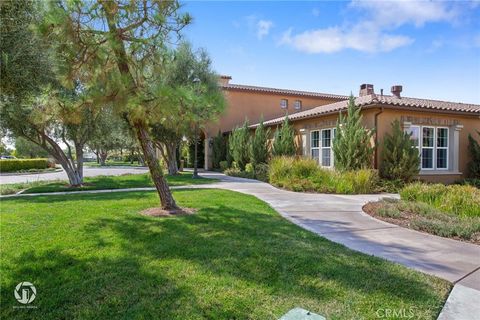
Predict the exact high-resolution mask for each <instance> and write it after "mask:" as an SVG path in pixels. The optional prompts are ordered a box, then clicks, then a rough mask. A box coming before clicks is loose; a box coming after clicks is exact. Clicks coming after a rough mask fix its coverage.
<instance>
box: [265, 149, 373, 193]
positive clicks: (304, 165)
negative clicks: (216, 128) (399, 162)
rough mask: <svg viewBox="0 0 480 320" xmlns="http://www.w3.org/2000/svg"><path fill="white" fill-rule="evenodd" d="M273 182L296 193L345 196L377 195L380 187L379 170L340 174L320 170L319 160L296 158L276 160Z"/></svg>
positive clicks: (270, 178)
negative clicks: (339, 194)
mask: <svg viewBox="0 0 480 320" xmlns="http://www.w3.org/2000/svg"><path fill="white" fill-rule="evenodd" d="M269 180H270V183H272V184H273V185H275V186H278V187H281V188H286V189H289V190H293V191H307V192H322V193H341V194H361V193H373V192H375V191H376V190H377V189H378V184H379V178H378V173H377V171H375V170H368V169H363V170H356V171H345V172H338V171H334V170H328V169H322V168H320V167H319V166H318V165H317V163H316V162H315V160H312V159H304V158H294V157H275V158H273V159H272V161H271V162H270V171H269Z"/></svg>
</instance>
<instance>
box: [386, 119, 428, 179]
mask: <svg viewBox="0 0 480 320" xmlns="http://www.w3.org/2000/svg"><path fill="white" fill-rule="evenodd" d="M419 166H420V157H419V154H418V150H417V148H415V147H414V144H413V141H412V140H411V135H410V134H408V133H407V132H404V131H403V130H402V128H401V127H400V122H399V121H398V120H395V121H394V122H393V123H392V134H389V133H386V134H385V138H384V139H383V149H382V163H381V166H380V175H381V176H382V178H386V179H393V180H403V181H406V182H408V181H410V180H411V179H412V178H413V177H414V176H416V175H417V174H418V172H419V170H420V167H419Z"/></svg>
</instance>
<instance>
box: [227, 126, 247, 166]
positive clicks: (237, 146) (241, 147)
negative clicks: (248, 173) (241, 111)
mask: <svg viewBox="0 0 480 320" xmlns="http://www.w3.org/2000/svg"><path fill="white" fill-rule="evenodd" d="M228 142H229V147H230V152H231V155H232V158H233V161H235V162H236V163H237V165H238V166H239V168H240V169H241V170H245V165H246V164H247V163H248V160H249V159H250V155H249V151H250V148H249V142H250V132H249V128H248V121H247V120H245V122H244V123H243V126H242V127H241V128H236V129H235V130H233V132H232V133H231V134H230V139H229V141H228Z"/></svg>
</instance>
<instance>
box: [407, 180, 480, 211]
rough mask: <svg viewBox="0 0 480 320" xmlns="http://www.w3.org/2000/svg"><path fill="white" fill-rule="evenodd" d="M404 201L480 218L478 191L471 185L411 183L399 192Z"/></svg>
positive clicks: (479, 195) (479, 191) (479, 190)
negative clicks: (421, 203)
mask: <svg viewBox="0 0 480 320" xmlns="http://www.w3.org/2000/svg"><path fill="white" fill-rule="evenodd" d="M400 196H401V198H402V199H403V200H406V201H416V202H423V203H426V204H429V205H430V206H432V207H434V208H436V209H438V210H439V211H442V212H445V213H451V214H455V215H457V216H462V217H479V218H480V189H477V188H475V187H474V186H471V185H449V186H445V185H443V184H426V183H420V182H417V183H411V184H409V185H407V186H405V187H404V188H403V189H402V191H400Z"/></svg>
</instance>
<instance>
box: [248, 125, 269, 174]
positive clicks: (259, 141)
mask: <svg viewBox="0 0 480 320" xmlns="http://www.w3.org/2000/svg"><path fill="white" fill-rule="evenodd" d="M269 135H270V128H267V129H265V126H264V125H263V120H262V121H260V124H259V126H258V127H257V128H256V129H255V135H254V136H252V138H251V142H250V162H251V163H252V164H253V165H256V164H259V163H267V160H268V136H269Z"/></svg>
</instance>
